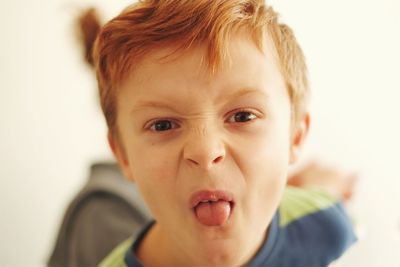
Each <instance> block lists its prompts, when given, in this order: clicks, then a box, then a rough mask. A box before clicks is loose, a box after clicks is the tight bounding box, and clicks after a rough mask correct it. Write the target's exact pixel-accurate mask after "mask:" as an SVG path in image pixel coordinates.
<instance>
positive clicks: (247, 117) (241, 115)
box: [228, 111, 257, 122]
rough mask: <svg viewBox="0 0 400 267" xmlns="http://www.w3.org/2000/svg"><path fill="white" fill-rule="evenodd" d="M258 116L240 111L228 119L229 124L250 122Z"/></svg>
mask: <svg viewBox="0 0 400 267" xmlns="http://www.w3.org/2000/svg"><path fill="white" fill-rule="evenodd" d="M256 118H257V116H256V115H255V114H254V113H252V112H250V111H239V112H236V113H235V114H233V115H232V116H230V117H229V118H228V122H248V121H252V120H254V119H256Z"/></svg>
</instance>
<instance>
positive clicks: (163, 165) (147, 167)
mask: <svg viewBox="0 0 400 267" xmlns="http://www.w3.org/2000/svg"><path fill="white" fill-rule="evenodd" d="M128 153H129V162H130V169H131V172H132V174H133V177H134V179H135V183H136V185H137V186H138V188H139V191H140V193H141V195H142V196H143V198H144V199H145V201H146V203H147V204H148V207H149V208H150V210H151V211H152V213H153V215H155V216H157V215H158V214H160V212H161V211H162V207H161V205H160V204H162V203H170V204H169V205H173V203H172V200H173V198H172V197H171V195H172V193H173V192H174V191H175V188H174V185H175V182H174V177H175V175H176V166H177V163H176V160H175V159H176V155H175V154H176V153H177V152H176V151H173V150H171V149H165V148H162V147H157V146H152V145H151V144H144V143H136V144H132V145H131V146H130V149H129V152H128ZM164 205H165V204H164Z"/></svg>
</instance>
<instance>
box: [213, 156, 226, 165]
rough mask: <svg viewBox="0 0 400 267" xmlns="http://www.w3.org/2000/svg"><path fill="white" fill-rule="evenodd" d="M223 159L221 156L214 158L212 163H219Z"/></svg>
mask: <svg viewBox="0 0 400 267" xmlns="http://www.w3.org/2000/svg"><path fill="white" fill-rule="evenodd" d="M223 158H224V157H223V156H219V157H216V158H215V159H214V160H213V163H219V162H221V161H222V159H223Z"/></svg>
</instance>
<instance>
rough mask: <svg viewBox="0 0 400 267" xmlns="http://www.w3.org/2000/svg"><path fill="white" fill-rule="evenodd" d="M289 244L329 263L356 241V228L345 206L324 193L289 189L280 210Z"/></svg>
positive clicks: (283, 229) (281, 220)
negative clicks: (354, 228)
mask: <svg viewBox="0 0 400 267" xmlns="http://www.w3.org/2000/svg"><path fill="white" fill-rule="evenodd" d="M279 216H280V223H279V225H280V228H281V230H282V231H283V232H285V233H286V235H285V238H286V241H285V243H286V242H287V243H289V244H291V245H294V244H296V245H297V246H298V249H299V251H301V253H300V254H299V256H301V255H303V257H304V255H309V256H310V257H315V258H318V260H319V261H322V262H325V263H329V262H331V261H333V260H335V259H337V258H339V257H340V256H341V255H342V254H343V253H344V252H345V251H346V250H347V249H348V248H349V247H350V246H351V245H352V244H353V243H354V242H355V241H356V237H355V234H354V231H353V225H352V223H351V220H350V218H349V216H348V215H347V213H346V211H345V209H344V207H343V205H342V203H341V202H340V201H338V200H337V199H336V198H335V197H332V196H331V195H329V194H328V193H325V192H324V191H321V190H318V189H314V188H308V189H301V188H292V187H288V188H287V189H286V191H285V193H284V195H283V198H282V202H281V205H280V208H279Z"/></svg>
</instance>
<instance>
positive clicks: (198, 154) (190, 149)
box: [183, 128, 226, 169]
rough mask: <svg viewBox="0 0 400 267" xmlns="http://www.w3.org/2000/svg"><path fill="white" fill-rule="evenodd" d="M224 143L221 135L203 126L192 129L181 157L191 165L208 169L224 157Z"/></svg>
mask: <svg viewBox="0 0 400 267" xmlns="http://www.w3.org/2000/svg"><path fill="white" fill-rule="evenodd" d="M225 154H226V151H225V145H224V142H223V140H222V139H221V136H220V135H219V134H218V133H217V132H215V131H212V130H207V129H205V128H202V129H195V130H192V131H191V133H190V134H188V138H187V140H186V143H185V146H184V150H183V157H184V160H185V161H187V162H188V163H189V164H190V165H192V166H197V167H200V168H203V169H210V168H212V167H213V166H214V165H216V164H218V163H222V162H223V161H224V159H225Z"/></svg>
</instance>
